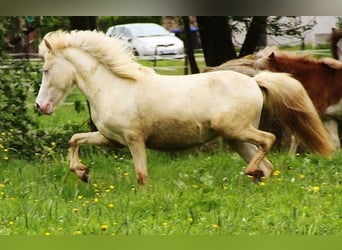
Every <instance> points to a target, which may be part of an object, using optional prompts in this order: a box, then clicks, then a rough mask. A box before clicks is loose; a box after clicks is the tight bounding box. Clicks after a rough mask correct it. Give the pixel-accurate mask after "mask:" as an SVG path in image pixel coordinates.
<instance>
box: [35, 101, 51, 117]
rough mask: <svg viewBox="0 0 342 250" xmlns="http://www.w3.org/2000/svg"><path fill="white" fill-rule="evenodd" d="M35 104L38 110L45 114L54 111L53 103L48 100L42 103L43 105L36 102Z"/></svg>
mask: <svg viewBox="0 0 342 250" xmlns="http://www.w3.org/2000/svg"><path fill="white" fill-rule="evenodd" d="M35 106H36V109H37V110H38V111H39V112H41V113H43V114H46V115H50V114H52V113H53V111H54V109H53V105H52V103H50V102H47V103H46V104H43V105H42V104H39V103H38V102H36V104H35Z"/></svg>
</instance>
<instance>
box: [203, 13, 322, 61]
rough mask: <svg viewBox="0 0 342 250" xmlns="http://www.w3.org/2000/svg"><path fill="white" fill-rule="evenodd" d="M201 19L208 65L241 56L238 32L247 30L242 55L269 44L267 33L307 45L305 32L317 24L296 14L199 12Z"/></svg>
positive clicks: (204, 51)
mask: <svg viewBox="0 0 342 250" xmlns="http://www.w3.org/2000/svg"><path fill="white" fill-rule="evenodd" d="M197 21H198V27H199V30H200V38H201V41H202V48H203V53H204V57H205V62H206V64H207V66H218V65H220V64H222V63H223V62H225V61H227V60H230V59H233V58H236V57H237V52H236V51H235V48H234V44H233V42H232V40H233V35H234V33H237V32H242V31H244V32H246V37H245V39H244V41H243V43H242V45H241V50H240V53H239V55H238V56H239V57H242V56H245V55H248V54H252V53H253V52H254V51H255V50H256V49H257V47H258V46H259V45H265V44H266V42H265V36H266V35H274V36H288V37H297V38H299V39H300V40H301V41H302V43H301V44H302V49H304V38H305V32H306V31H307V30H310V29H312V27H313V26H314V25H315V24H316V21H315V20H314V19H313V20H310V21H309V22H308V23H303V21H302V19H301V17H295V16H290V17H286V19H285V18H284V17H283V16H268V17H267V16H255V17H252V16H238V17H236V16H231V17H223V16H198V17H197ZM241 24H242V25H241Z"/></svg>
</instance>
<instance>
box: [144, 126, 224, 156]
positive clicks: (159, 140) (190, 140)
mask: <svg viewBox="0 0 342 250" xmlns="http://www.w3.org/2000/svg"><path fill="white" fill-rule="evenodd" d="M215 137H217V133H216V132H215V131H214V130H213V129H211V128H210V125H209V122H189V121H179V120H168V121H166V122H155V123H154V124H153V126H152V130H151V132H150V134H149V136H148V137H147V139H146V146H147V147H148V148H151V149H157V150H165V151H168V150H184V149H188V148H191V147H194V146H197V145H201V144H203V143H205V142H208V141H210V140H212V139H214V138H215Z"/></svg>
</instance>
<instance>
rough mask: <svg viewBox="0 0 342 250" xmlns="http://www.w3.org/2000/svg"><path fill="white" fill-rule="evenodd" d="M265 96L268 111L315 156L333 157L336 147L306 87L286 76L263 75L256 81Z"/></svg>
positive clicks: (284, 74)
mask: <svg viewBox="0 0 342 250" xmlns="http://www.w3.org/2000/svg"><path fill="white" fill-rule="evenodd" d="M254 79H255V81H256V82H257V83H258V85H259V86H260V88H261V89H262V90H263V92H264V96H265V97H264V99H265V100H264V108H265V109H267V110H268V111H269V112H270V113H271V114H272V115H273V116H274V117H277V118H278V119H279V120H280V122H281V123H283V124H284V125H286V126H288V127H289V128H290V130H291V131H292V133H293V134H294V135H295V136H296V137H297V139H298V140H299V141H300V142H301V143H302V145H303V146H304V147H305V148H306V149H307V150H309V151H310V152H313V153H318V154H321V155H324V156H331V155H332V154H333V152H334V147H333V146H332V143H331V141H330V139H329V136H328V134H327V132H326V130H325V129H324V127H323V124H322V121H321V120H320V118H319V116H318V113H317V111H316V109H315V107H314V105H313V104H312V101H311V99H310V97H309V96H308V94H307V93H306V91H305V89H304V87H303V86H302V84H301V83H300V82H298V81H297V80H296V79H294V78H292V77H291V76H290V75H289V74H286V73H271V72H262V73H260V74H258V75H256V76H255V77H254Z"/></svg>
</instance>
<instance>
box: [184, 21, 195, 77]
mask: <svg viewBox="0 0 342 250" xmlns="http://www.w3.org/2000/svg"><path fill="white" fill-rule="evenodd" d="M182 19H183V23H184V30H185V49H186V56H187V58H186V59H185V60H188V61H189V64H190V69H191V73H192V74H195V73H199V69H198V66H197V63H196V59H195V56H194V49H193V44H192V39H191V30H190V21H189V17H188V16H183V17H182Z"/></svg>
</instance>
